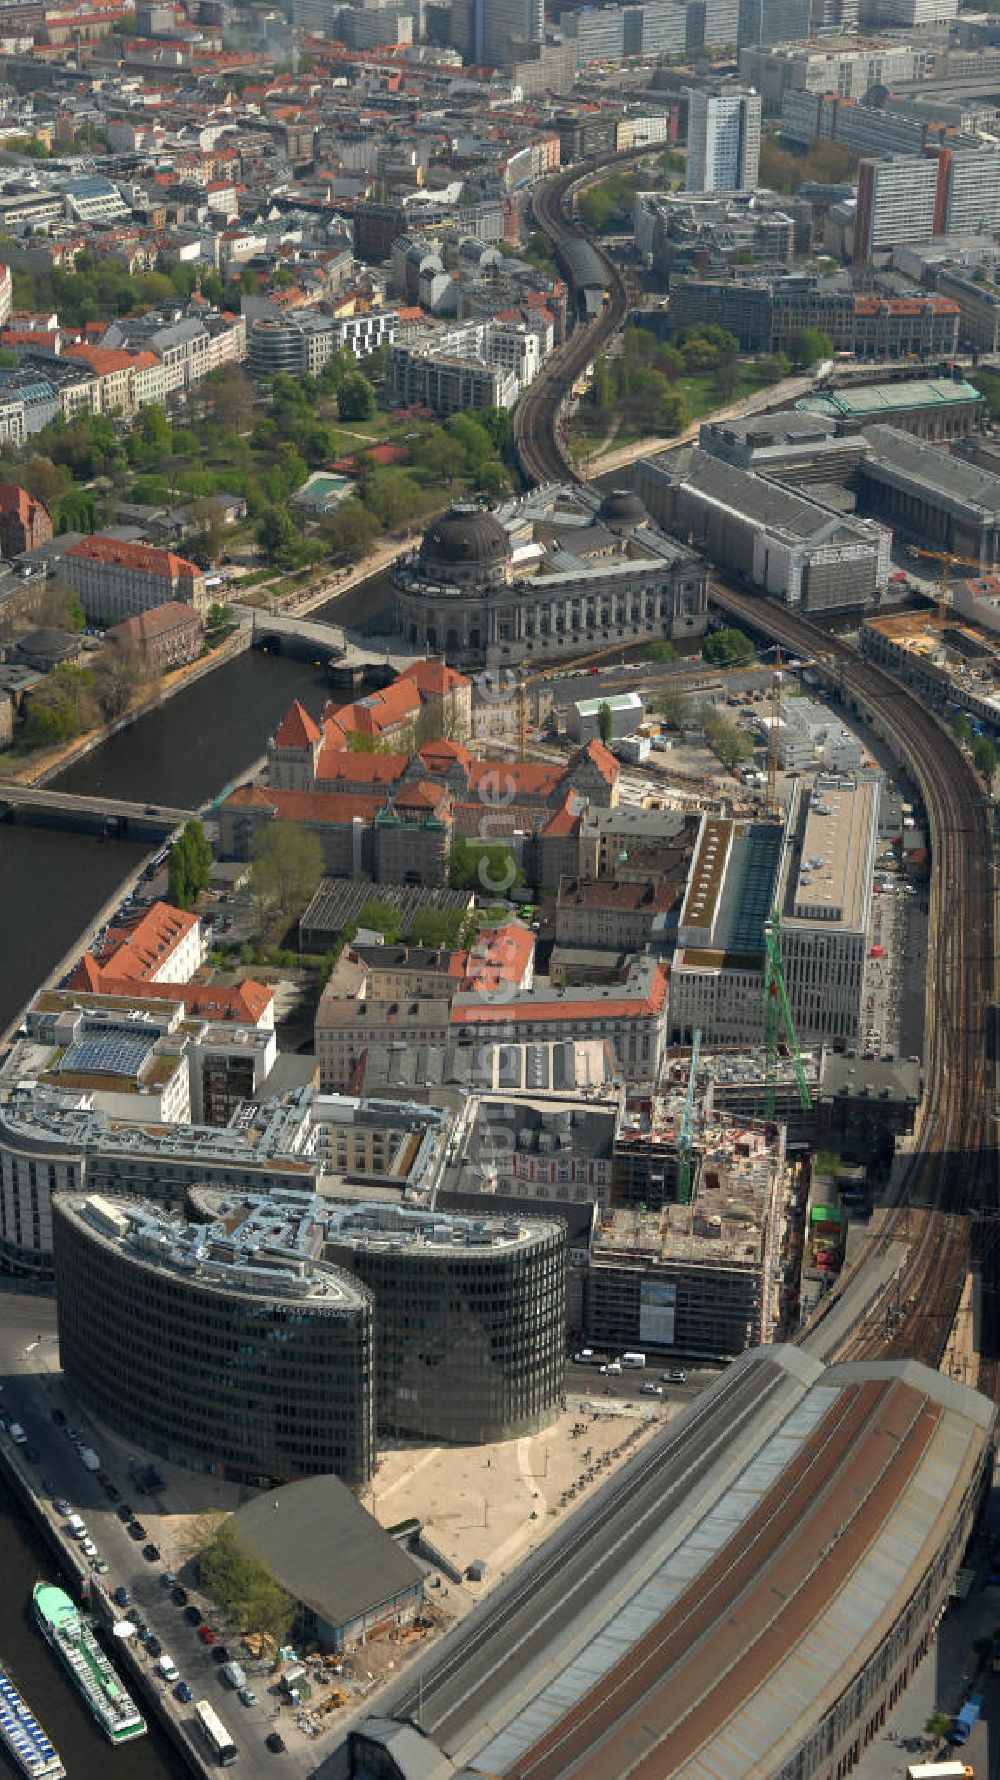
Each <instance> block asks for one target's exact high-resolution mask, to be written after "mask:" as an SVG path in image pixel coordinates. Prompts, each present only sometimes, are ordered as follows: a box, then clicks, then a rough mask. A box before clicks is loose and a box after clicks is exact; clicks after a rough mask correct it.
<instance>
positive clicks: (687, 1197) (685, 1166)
mask: <svg viewBox="0 0 1000 1780" xmlns="http://www.w3.org/2000/svg"><path fill="white" fill-rule="evenodd" d="M700 1050H701V1027H700V1026H696V1027H695V1029H694V1033H693V1034H692V1038H691V1068H690V1070H689V1072H688V1085H687V1093H686V1095H685V1097H684V1115H683V1117H682V1119H681V1128H680V1131H679V1132H678V1134H677V1201H678V1204H680V1205H690V1203H691V1126H692V1122H693V1119H694V1089H695V1078H696V1076H697V1074H698V1053H699V1052H700Z"/></svg>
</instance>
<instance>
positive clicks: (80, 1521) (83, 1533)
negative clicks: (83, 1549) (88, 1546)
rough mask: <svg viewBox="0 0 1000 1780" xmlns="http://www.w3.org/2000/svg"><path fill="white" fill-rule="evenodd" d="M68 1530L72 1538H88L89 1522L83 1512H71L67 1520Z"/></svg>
mask: <svg viewBox="0 0 1000 1780" xmlns="http://www.w3.org/2000/svg"><path fill="white" fill-rule="evenodd" d="M66 1531H67V1533H68V1534H69V1536H70V1538H71V1539H86V1537H87V1524H86V1521H85V1520H84V1518H83V1515H82V1514H71V1515H70V1516H69V1519H68V1520H67V1522H66Z"/></svg>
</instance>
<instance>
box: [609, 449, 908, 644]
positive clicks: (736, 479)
mask: <svg viewBox="0 0 1000 1780" xmlns="http://www.w3.org/2000/svg"><path fill="white" fill-rule="evenodd" d="M637 489H638V493H639V495H640V497H641V499H642V500H643V501H644V502H645V505H646V506H647V508H648V509H649V511H650V513H652V514H653V515H654V517H655V518H656V519H657V520H658V522H659V523H660V524H661V525H662V526H664V527H665V529H667V530H669V531H673V532H676V533H678V534H679V535H680V536H682V537H687V538H690V539H691V542H692V544H693V545H694V546H695V547H696V548H697V549H700V550H703V551H704V552H705V553H706V555H707V556H709V558H710V559H711V560H712V561H713V562H716V563H718V564H719V566H720V568H724V569H726V570H727V572H729V573H731V574H735V575H738V576H739V578H740V579H741V580H742V581H744V582H745V583H746V584H747V585H748V586H751V587H757V588H760V589H761V590H762V591H763V592H766V593H769V594H772V595H774V596H775V597H776V598H778V599H781V600H784V601H786V603H787V604H789V605H793V606H800V607H801V608H802V610H803V611H805V612H822V611H830V610H844V609H848V608H852V607H853V608H864V607H867V606H870V605H871V604H872V602H873V601H874V599H875V597H876V595H877V593H878V591H879V590H880V589H881V588H882V587H884V586H885V584H886V581H887V580H888V577H889V571H890V565H891V545H892V536H891V533H890V532H888V531H886V530H885V529H884V528H883V527H882V526H880V525H876V524H875V523H874V522H873V521H871V520H864V519H855V518H852V517H850V516H845V515H842V514H840V513H838V512H836V511H834V510H833V509H832V508H830V507H823V506H820V504H819V503H818V502H817V501H813V500H808V499H806V498H805V497H804V496H803V495H801V494H796V493H793V492H792V491H791V490H790V489H786V488H782V487H781V486H780V485H779V484H778V483H776V482H773V481H770V480H768V479H767V478H766V477H764V476H759V475H756V474H754V472H752V471H748V470H740V469H737V468H735V467H734V466H733V465H731V464H728V463H723V462H721V461H720V460H719V459H717V458H713V457H709V456H708V454H707V453H706V452H704V451H702V450H700V449H697V448H694V449H689V450H685V451H680V452H675V453H671V454H669V455H664V456H663V457H660V458H643V459H642V460H641V461H640V464H639V472H638V477H637Z"/></svg>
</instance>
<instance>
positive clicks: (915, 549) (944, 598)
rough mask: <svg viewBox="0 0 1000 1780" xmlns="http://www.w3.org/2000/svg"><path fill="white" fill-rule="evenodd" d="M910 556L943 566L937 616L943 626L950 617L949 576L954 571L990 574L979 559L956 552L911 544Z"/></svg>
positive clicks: (939, 585) (939, 582)
mask: <svg viewBox="0 0 1000 1780" xmlns="http://www.w3.org/2000/svg"><path fill="white" fill-rule="evenodd" d="M909 554H910V555H911V556H924V557H926V558H927V560H928V561H929V562H937V563H940V565H941V573H940V579H939V581H938V609H937V615H938V618H939V619H940V621H941V623H942V624H943V623H944V621H945V619H946V618H947V616H948V576H949V575H950V573H951V571H952V569H957V568H963V569H975V570H976V573H977V574H979V575H982V574H986V573H987V572H988V571H987V570H986V569H985V568H984V566H983V564H982V562H981V561H980V560H979V558H978V557H975V556H957V555H956V554H955V552H954V550H924V549H921V548H920V547H919V546H918V545H917V544H911V545H910V546H909Z"/></svg>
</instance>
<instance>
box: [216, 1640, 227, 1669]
mask: <svg viewBox="0 0 1000 1780" xmlns="http://www.w3.org/2000/svg"><path fill="white" fill-rule="evenodd" d="M212 1661H213V1663H218V1665H219V1667H220V1668H221V1667H222V1665H223V1663H228V1661H229V1652H228V1650H227V1649H226V1646H225V1645H224V1644H217V1645H216V1646H215V1649H214V1650H213V1652H212Z"/></svg>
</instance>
